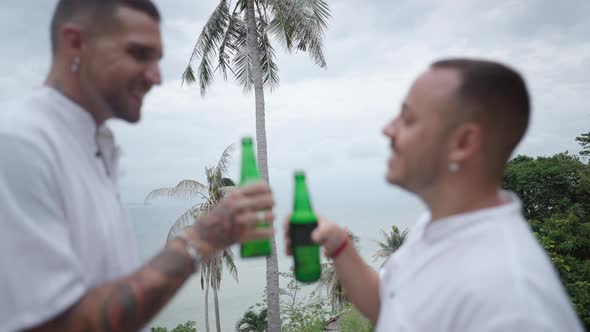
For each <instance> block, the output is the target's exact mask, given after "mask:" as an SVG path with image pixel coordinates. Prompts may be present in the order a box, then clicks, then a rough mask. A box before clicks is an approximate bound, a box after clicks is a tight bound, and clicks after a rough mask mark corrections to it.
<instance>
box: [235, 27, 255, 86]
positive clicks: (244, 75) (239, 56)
mask: <svg viewBox="0 0 590 332" xmlns="http://www.w3.org/2000/svg"><path fill="white" fill-rule="evenodd" d="M240 38H241V37H240ZM235 46H236V55H235V57H234V68H235V78H236V80H237V81H238V83H239V84H240V85H241V86H242V88H243V90H244V93H247V92H250V91H252V87H253V85H254V83H253V82H254V78H253V75H252V60H251V59H250V52H249V51H248V44H247V43H246V37H244V38H243V40H240V41H237V43H236V45H235Z"/></svg>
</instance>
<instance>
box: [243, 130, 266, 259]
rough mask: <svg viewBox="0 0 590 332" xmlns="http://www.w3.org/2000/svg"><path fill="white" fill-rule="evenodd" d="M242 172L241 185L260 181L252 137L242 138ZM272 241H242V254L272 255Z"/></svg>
mask: <svg viewBox="0 0 590 332" xmlns="http://www.w3.org/2000/svg"><path fill="white" fill-rule="evenodd" d="M241 173H242V174H241V175H240V184H239V185H240V187H242V186H245V185H248V184H250V183H252V182H256V181H260V172H259V171H258V166H257V165H256V156H255V155H254V146H253V144H252V138H251V137H244V138H243V139H242V172H241ZM268 226H269V225H268V224H267V223H266V222H261V223H259V224H258V227H268ZM270 250H271V247H270V241H269V240H268V239H264V240H256V241H250V242H245V243H242V245H241V246H240V255H241V256H242V257H243V258H247V257H260V256H270Z"/></svg>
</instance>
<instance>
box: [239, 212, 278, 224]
mask: <svg viewBox="0 0 590 332" xmlns="http://www.w3.org/2000/svg"><path fill="white" fill-rule="evenodd" d="M274 218H275V216H274V214H273V213H272V211H270V210H266V211H245V212H242V213H240V214H238V215H237V216H236V223H237V224H239V225H243V226H249V225H250V226H256V225H258V224H260V223H264V224H272V223H273V221H274Z"/></svg>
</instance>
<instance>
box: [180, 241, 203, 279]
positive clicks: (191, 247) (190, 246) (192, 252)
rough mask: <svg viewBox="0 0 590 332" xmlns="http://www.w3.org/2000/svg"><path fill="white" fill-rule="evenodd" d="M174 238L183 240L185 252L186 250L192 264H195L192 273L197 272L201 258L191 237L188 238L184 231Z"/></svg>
mask: <svg viewBox="0 0 590 332" xmlns="http://www.w3.org/2000/svg"><path fill="white" fill-rule="evenodd" d="M176 238H177V239H181V240H182V241H184V245H185V249H186V252H188V254H189V256H191V258H192V260H193V264H194V265H195V270H194V271H193V273H197V272H199V268H200V267H201V261H202V260H203V259H202V258H201V256H200V255H199V252H198V251H197V247H196V246H195V244H194V243H193V241H191V239H189V238H188V236H187V235H186V233H185V232H182V233H180V234H178V235H177V236H176Z"/></svg>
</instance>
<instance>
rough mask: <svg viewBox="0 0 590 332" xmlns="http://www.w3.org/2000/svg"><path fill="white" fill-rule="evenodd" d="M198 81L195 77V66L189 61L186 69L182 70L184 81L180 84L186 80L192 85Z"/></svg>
mask: <svg viewBox="0 0 590 332" xmlns="http://www.w3.org/2000/svg"><path fill="white" fill-rule="evenodd" d="M196 81H197V79H196V78H195V72H194V71H193V67H192V66H191V64H190V63H189V64H188V65H187V66H186V69H185V70H184V72H182V83H180V85H181V86H183V85H184V82H186V84H187V85H191V84H193V83H195V82H196Z"/></svg>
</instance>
